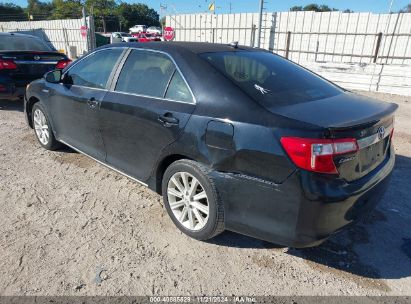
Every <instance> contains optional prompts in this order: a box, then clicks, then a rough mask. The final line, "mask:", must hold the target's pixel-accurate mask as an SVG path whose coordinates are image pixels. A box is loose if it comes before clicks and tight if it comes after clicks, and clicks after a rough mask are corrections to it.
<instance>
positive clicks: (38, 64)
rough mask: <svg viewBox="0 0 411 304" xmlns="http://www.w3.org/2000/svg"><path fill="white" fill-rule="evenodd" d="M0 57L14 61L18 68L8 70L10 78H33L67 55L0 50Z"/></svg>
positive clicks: (50, 68) (39, 75)
mask: <svg viewBox="0 0 411 304" xmlns="http://www.w3.org/2000/svg"><path fill="white" fill-rule="evenodd" d="M0 58H3V59H10V60H13V61H14V63H16V65H17V68H18V69H17V70H12V71H10V72H9V75H10V76H11V77H12V78H14V79H16V80H20V79H21V80H23V79H24V80H34V79H38V78H41V77H43V75H44V74H45V73H47V72H49V71H51V70H53V69H55V67H56V64H57V62H58V61H59V60H62V59H66V58H67V57H66V56H65V55H64V54H61V53H58V52H36V51H9V52H1V51H0Z"/></svg>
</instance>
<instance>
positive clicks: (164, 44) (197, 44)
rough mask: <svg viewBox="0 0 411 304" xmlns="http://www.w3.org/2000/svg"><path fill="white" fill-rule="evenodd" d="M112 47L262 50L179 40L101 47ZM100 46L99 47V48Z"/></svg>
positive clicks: (174, 50)
mask: <svg viewBox="0 0 411 304" xmlns="http://www.w3.org/2000/svg"><path fill="white" fill-rule="evenodd" d="M113 47H136V48H142V49H151V50H157V51H163V52H166V53H175V52H179V51H186V52H187V51H188V52H191V53H194V54H201V53H214V52H233V51H241V50H246V51H264V50H262V49H258V48H251V47H248V46H243V45H238V47H233V46H230V45H229V44H220V43H208V42H180V41H171V42H170V41H168V42H167V41H161V42H153V43H150V44H147V43H138V42H131V43H130V42H125V43H115V44H108V45H105V46H103V47H101V48H113ZM101 48H100V49H101Z"/></svg>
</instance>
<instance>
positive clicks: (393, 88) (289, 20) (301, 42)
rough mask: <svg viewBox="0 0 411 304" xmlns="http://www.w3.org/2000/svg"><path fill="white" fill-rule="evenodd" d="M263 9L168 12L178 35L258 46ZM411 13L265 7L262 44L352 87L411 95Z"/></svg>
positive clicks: (170, 24)
mask: <svg viewBox="0 0 411 304" xmlns="http://www.w3.org/2000/svg"><path fill="white" fill-rule="evenodd" d="M258 18H259V15H258V14H254V13H243V14H221V15H214V14H184V15H172V16H167V17H166V25H168V26H172V27H174V29H175V40H177V41H203V42H214V43H230V42H233V41H238V42H239V44H242V45H248V46H256V37H257V31H258V28H257V26H256V25H257V24H258ZM410 40H411V14H410V13H400V14H372V13H342V12H324V13H317V12H282V13H279V12H275V13H264V14H263V22H262V26H261V45H260V47H262V48H264V49H267V50H270V51H272V52H275V53H278V54H280V55H282V56H284V57H287V58H289V59H290V60H292V61H294V62H297V63H299V64H301V65H303V66H305V67H307V68H309V69H310V70H313V71H315V72H316V73H318V74H320V75H322V76H324V77H326V78H327V79H330V80H332V81H334V82H336V83H338V84H339V85H341V86H342V87H345V88H347V89H358V90H367V91H379V92H386V93H396V94H401V95H409V96H411V41H410Z"/></svg>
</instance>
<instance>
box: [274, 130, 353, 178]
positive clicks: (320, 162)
mask: <svg viewBox="0 0 411 304" xmlns="http://www.w3.org/2000/svg"><path fill="white" fill-rule="evenodd" d="M281 144H282V145H283V147H284V149H285V151H286V152H287V154H288V156H289V157H290V158H291V160H292V161H293V162H294V164H295V165H296V166H297V167H299V168H301V169H304V170H308V171H313V172H319V173H328V174H338V171H337V168H336V167H335V164H334V156H336V155H340V154H346V153H352V152H356V151H358V145H357V140H356V139H355V138H345V139H314V138H300V137H282V138H281Z"/></svg>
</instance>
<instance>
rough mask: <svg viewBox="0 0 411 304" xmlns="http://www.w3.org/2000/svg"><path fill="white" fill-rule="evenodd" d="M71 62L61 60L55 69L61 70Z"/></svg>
mask: <svg viewBox="0 0 411 304" xmlns="http://www.w3.org/2000/svg"><path fill="white" fill-rule="evenodd" d="M70 62H71V60H70V59H62V60H59V61H58V62H57V65H56V69H59V70H62V69H64V68H65V67H66V66H67V65H69V64H70Z"/></svg>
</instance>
